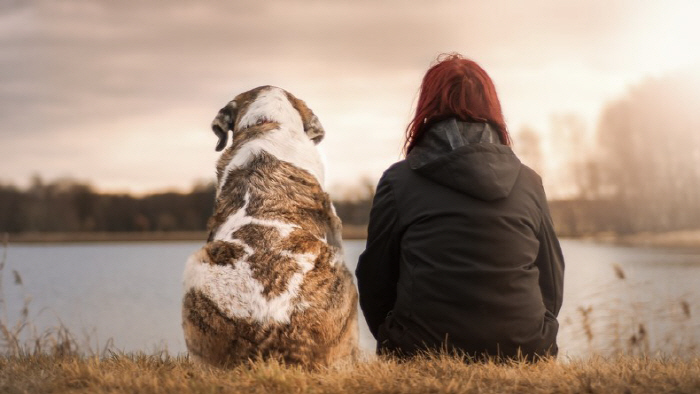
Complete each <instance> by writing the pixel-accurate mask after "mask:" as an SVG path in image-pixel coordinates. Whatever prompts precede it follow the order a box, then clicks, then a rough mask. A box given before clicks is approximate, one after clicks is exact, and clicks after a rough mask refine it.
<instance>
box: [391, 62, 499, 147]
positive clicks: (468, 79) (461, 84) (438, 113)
mask: <svg viewBox="0 0 700 394" xmlns="http://www.w3.org/2000/svg"><path fill="white" fill-rule="evenodd" d="M437 62H438V63H437V64H435V65H434V66H432V67H431V68H430V69H429V70H428V72H427V73H425V77H423V83H422V84H421V88H420V96H419V97H418V105H416V114H415V116H414V117H413V119H412V120H411V122H410V123H409V124H408V127H406V141H405V142H404V151H405V152H406V154H408V152H410V151H411V149H413V147H414V146H415V144H416V143H417V142H418V140H420V138H421V137H422V136H423V134H424V133H425V131H426V130H427V129H428V128H429V126H430V125H431V124H432V123H435V122H438V121H440V120H443V119H446V118H450V117H456V118H458V119H460V120H462V121H465V122H485V123H489V124H490V125H491V126H492V127H494V128H495V129H496V131H497V132H498V134H499V137H500V139H501V142H502V143H503V144H505V145H510V144H511V140H510V136H509V135H508V129H507V128H506V122H505V120H504V119H503V111H502V110H501V103H500V102H499V101H498V96H497V95H496V87H495V86H494V85H493V81H491V78H489V76H488V74H486V71H484V69H482V68H481V67H480V66H479V65H478V64H476V62H474V61H471V60H469V59H465V58H463V57H462V56H461V55H459V54H457V53H451V54H442V55H440V56H438V58H437Z"/></svg>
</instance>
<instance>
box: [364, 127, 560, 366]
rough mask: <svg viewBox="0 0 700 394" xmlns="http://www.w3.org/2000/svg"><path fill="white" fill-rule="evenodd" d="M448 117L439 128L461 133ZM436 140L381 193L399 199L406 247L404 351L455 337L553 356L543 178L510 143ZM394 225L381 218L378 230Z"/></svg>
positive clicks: (401, 307) (402, 249) (397, 316)
mask: <svg viewBox="0 0 700 394" xmlns="http://www.w3.org/2000/svg"><path fill="white" fill-rule="evenodd" d="M443 123H447V125H440V124H438V125H436V126H437V127H444V126H447V127H454V130H455V131H458V130H457V127H456V126H457V122H455V121H454V120H452V121H446V122H443ZM470 125H471V127H472V131H474V130H473V129H474V128H478V127H480V126H482V127H483V124H481V125H479V124H470ZM430 135H431V136H433V135H434V134H433V133H431V134H430ZM424 142H425V141H424ZM433 145H434V149H431V152H429V153H430V154H427V153H428V152H425V151H424V150H420V151H419V150H418V148H417V149H416V150H414V152H415V153H416V155H417V154H418V153H426V154H425V155H424V157H422V158H423V159H424V158H425V157H429V160H418V158H417V156H416V155H414V154H411V155H409V156H408V158H407V160H404V161H401V162H399V163H396V164H395V165H393V166H392V167H391V168H389V169H388V170H387V171H386V172H385V174H384V177H383V179H382V182H381V183H380V188H381V190H378V194H387V195H388V196H387V197H389V198H393V200H394V201H393V204H394V205H395V208H394V209H393V211H395V212H396V216H397V218H396V221H397V225H396V230H395V231H396V234H395V237H397V238H398V239H399V243H400V246H399V251H398V260H399V272H400V275H399V278H398V280H397V286H396V302H395V305H394V308H393V313H392V318H391V319H393V320H394V321H391V322H388V324H387V328H389V327H392V328H393V331H392V330H388V331H387V334H388V335H389V336H390V338H393V339H394V340H396V341H397V342H399V343H402V344H401V347H402V348H404V350H408V349H405V348H411V347H418V346H420V345H422V343H423V342H426V344H428V345H429V347H434V348H438V347H440V346H441V345H442V344H443V343H445V342H446V343H447V345H449V346H455V347H456V348H459V349H461V350H464V351H467V352H469V353H474V354H480V353H483V352H487V353H489V354H494V355H495V354H499V353H502V354H508V355H511V354H512V355H514V354H515V353H517V348H518V347H520V348H521V350H522V351H523V353H526V354H527V353H539V354H544V351H546V350H549V348H550V347H551V346H552V345H553V344H554V337H555V335H556V320H555V319H554V315H551V316H549V318H551V319H545V317H544V316H545V306H544V302H543V299H542V294H541V292H540V286H539V280H540V279H539V278H540V274H541V270H542V269H541V268H539V267H537V266H536V265H535V262H536V259H537V256H538V255H539V248H540V243H541V242H542V241H541V240H540V239H541V238H543V237H545V235H544V234H543V232H544V233H546V232H547V229H546V228H545V227H546V226H547V225H545V224H543V221H544V220H545V217H544V215H543V214H542V209H541V207H542V205H543V204H546V202H545V201H546V200H545V196H544V192H543V190H542V186H541V182H540V179H539V177H538V176H537V175H536V174H535V173H534V172H533V171H532V170H530V169H529V168H527V167H525V166H522V165H521V164H520V161H519V160H518V159H517V157H515V155H513V153H512V151H511V150H510V148H508V147H506V146H505V145H500V144H492V143H476V144H468V145H464V146H459V147H457V149H452V148H451V147H449V146H440V145H439V144H433ZM418 147H421V145H419V146H418ZM440 149H444V151H443V152H440V151H439V150H440ZM465 162H471V163H469V164H468V165H467V164H465ZM412 167H414V168H412ZM379 197H380V198H381V195H380V196H379ZM376 209H388V207H382V206H381V205H379V206H377V207H376ZM389 210H392V209H389ZM385 225H386V223H384V222H382V221H377V220H374V221H373V223H372V226H373V228H370V232H371V233H377V232H378V231H381V227H383V226H385ZM370 238H372V237H371V236H370ZM544 242H547V241H546V240H544ZM372 250H374V249H372V248H370V245H368V252H366V253H365V254H363V256H362V257H361V260H360V266H359V267H358V273H357V274H358V280H359V279H360V278H362V279H365V276H366V275H363V269H364V268H365V267H366V266H365V264H364V263H363V262H364V261H373V260H375V257H374V256H373V255H372ZM545 270H549V268H547V267H545ZM366 279H367V280H372V279H371V277H367V278H366ZM361 283H364V281H362V280H361ZM549 286H550V287H553V286H554V284H551V285H549ZM552 307H553V309H556V310H557V311H558V308H556V306H554V305H553V306H552ZM399 337H401V338H399ZM496 345H497V346H498V349H497V348H496Z"/></svg>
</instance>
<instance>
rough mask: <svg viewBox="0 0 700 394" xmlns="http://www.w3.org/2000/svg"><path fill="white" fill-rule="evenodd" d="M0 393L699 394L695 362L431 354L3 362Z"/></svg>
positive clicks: (31, 358)
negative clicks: (356, 358) (318, 363)
mask: <svg viewBox="0 0 700 394" xmlns="http://www.w3.org/2000/svg"><path fill="white" fill-rule="evenodd" d="M0 392H10V393H13V392H17V393H20V392H32V393H48V392H70V393H174V392H188V393H213V392H217V393H218V392H245V393H352V394H362V393H534V394H538V393H671V392H672V393H697V392H700V359H697V358H696V359H692V360H667V359H653V358H639V357H621V358H616V359H599V358H594V359H589V360H585V361H568V362H567V361H543V362H539V363H536V364H525V363H511V364H506V365H497V364H493V363H484V364H481V363H478V364H466V363H464V362H462V361H461V360H459V359H455V358H451V357H446V356H435V357H427V358H422V359H418V360H414V361H410V362H406V363H398V362H396V361H394V360H380V359H372V360H370V361H365V362H358V363H356V364H354V365H349V366H345V367H339V368H331V369H323V370H320V371H305V370H302V369H299V368H295V367H285V366H283V365H280V364H278V363H275V362H251V363H250V364H246V365H243V366H240V367H238V368H234V369H231V370H221V369H215V368H210V367H206V366H201V365H198V364H194V363H193V362H191V361H190V360H189V359H187V358H185V357H168V356H161V355H129V354H127V355H124V354H118V355H112V356H109V357H106V358H103V359H100V358H98V357H89V358H83V357H75V356H71V357H52V356H45V355H40V356H26V357H0Z"/></svg>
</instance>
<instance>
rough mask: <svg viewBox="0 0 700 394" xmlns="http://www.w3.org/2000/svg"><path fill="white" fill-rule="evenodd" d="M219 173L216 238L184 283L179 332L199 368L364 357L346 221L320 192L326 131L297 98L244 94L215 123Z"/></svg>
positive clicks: (212, 228) (211, 225) (270, 91)
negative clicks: (345, 249)
mask: <svg viewBox="0 0 700 394" xmlns="http://www.w3.org/2000/svg"><path fill="white" fill-rule="evenodd" d="M212 130H213V131H214V133H215V134H216V136H217V137H218V138H219V141H218V144H217V146H216V150H217V151H221V150H224V148H225V147H226V145H227V141H228V132H229V130H230V131H232V136H231V145H230V146H229V147H228V148H226V149H225V151H224V152H223V153H222V154H221V156H220V158H219V160H218V163H217V171H216V172H217V187H216V199H215V207H214V213H213V215H212V216H211V218H210V219H209V222H208V231H209V238H208V241H207V243H206V245H205V246H204V247H202V248H201V249H199V250H198V251H196V252H195V253H194V254H193V255H191V256H190V258H189V259H188V261H187V263H186V265H185V272H184V278H183V283H184V297H183V302H182V321H183V322H182V325H183V330H184V334H185V342H186V344H187V349H188V351H189V354H190V355H191V357H192V358H194V359H195V360H198V361H202V362H205V363H209V364H212V365H216V366H221V367H228V366H233V365H236V364H240V363H242V362H245V361H246V360H249V359H278V360H280V361H282V362H284V363H288V364H296V365H302V366H309V367H315V366H328V365H332V364H336V363H338V362H341V361H342V360H351V359H353V358H354V357H355V356H356V354H357V353H356V352H357V341H358V325H357V291H356V288H355V284H354V281H353V276H352V274H351V273H350V271H349V270H348V269H347V267H346V266H345V263H344V258H343V245H342V236H341V221H340V219H339V218H338V216H337V215H336V213H335V209H334V207H333V205H332V203H331V200H330V197H329V196H328V194H327V193H326V192H325V191H324V190H323V187H322V185H323V177H324V168H323V164H322V161H321V157H320V154H319V152H318V150H317V147H316V145H317V144H318V143H319V142H321V140H322V139H323V137H324V135H325V132H324V130H323V127H322V126H321V123H320V122H319V120H318V118H317V117H316V116H315V115H314V114H313V112H312V111H311V110H310V109H309V108H308V107H307V106H306V104H305V103H304V102H303V101H302V100H299V99H297V98H296V97H294V96H293V95H292V94H291V93H289V92H287V91H285V90H283V89H281V88H278V87H274V86H261V87H258V88H255V89H253V90H250V91H248V92H245V93H242V94H239V95H238V96H236V97H235V98H234V99H233V100H232V101H230V102H229V103H228V104H227V105H226V106H225V107H223V108H222V109H221V110H220V111H219V113H218V114H217V115H216V117H215V118H214V121H213V122H212Z"/></svg>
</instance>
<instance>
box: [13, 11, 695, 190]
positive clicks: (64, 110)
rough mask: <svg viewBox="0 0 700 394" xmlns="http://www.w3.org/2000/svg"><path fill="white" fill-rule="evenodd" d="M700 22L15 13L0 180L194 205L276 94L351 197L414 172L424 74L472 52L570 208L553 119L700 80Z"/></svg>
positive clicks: (490, 14) (684, 17)
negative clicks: (225, 146) (298, 115)
mask: <svg viewBox="0 0 700 394" xmlns="http://www.w3.org/2000/svg"><path fill="white" fill-rule="evenodd" d="M698 20H700V3H698V2H696V1H693V0H687V1H680V0H676V1H673V0H671V1H661V0H658V1H648V0H634V1H631V0H630V1H627V0H605V1H599V0H589V1H566V0H564V1H545V0H523V1H506V0H493V1H475V0H461V1H448V0H425V1H423V0H384V1H374V0H280V1H260V0H250V1H247V0H246V1H229V2H214V1H177V2H169V1H165V0H154V1H137V0H121V1H110V0H90V1H88V0H62V1H55V0H45V1H44V0H29V1H19V0H16V1H15V0H2V1H0V76H1V78H2V79H1V83H0V183H12V184H16V185H19V186H24V185H26V184H27V183H28V181H29V179H30V178H31V177H32V176H34V175H40V176H41V177H42V178H44V179H47V180H52V179H56V178H61V177H71V178H74V179H77V180H81V181H85V182H89V183H90V184H92V185H94V187H95V188H97V189H98V190H101V191H106V192H131V193H136V194H143V193H149V192H156V191H164V190H180V191H186V190H188V189H189V188H191V187H192V185H193V184H195V183H196V182H207V181H210V180H212V179H213V178H214V163H215V162H216V159H217V157H218V153H217V152H215V151H214V146H215V145H216V142H217V139H216V137H215V135H214V134H213V133H212V132H211V129H210V123H211V120H212V119H213V117H214V116H215V115H216V113H217V111H218V110H219V109H220V108H221V107H222V106H223V105H225V104H226V103H227V102H228V101H229V100H231V99H232V98H233V97H234V96H236V95H237V94H238V93H241V92H244V91H246V90H249V89H251V88H254V87H256V86H260V85H275V86H279V87H282V88H284V89H286V90H288V91H290V92H291V93H293V94H294V95H295V96H296V97H298V98H301V99H302V100H304V101H306V103H307V104H308V106H309V107H310V108H311V109H312V110H313V111H314V112H315V114H316V115H317V116H318V117H319V119H320V121H321V123H322V124H323V126H324V128H325V130H326V138H325V140H324V141H323V142H322V143H321V148H322V150H323V152H324V155H325V158H326V173H327V176H326V177H327V179H326V187H327V188H328V189H329V190H331V192H332V193H342V192H343V191H344V190H347V189H349V188H351V187H353V186H354V185H357V184H359V183H360V182H361V181H362V180H363V179H369V180H370V181H372V182H376V180H377V179H378V178H379V176H380V175H381V173H382V172H383V171H384V170H385V169H386V168H387V167H388V166H389V165H391V164H392V163H393V162H395V161H397V160H400V159H401V146H402V142H403V141H402V138H403V135H404V130H405V127H406V124H407V123H408V121H409V120H410V117H411V113H412V107H413V105H414V104H415V100H416V98H417V94H418V89H419V85H420V81H421V79H422V77H423V75H424V73H425V71H426V70H427V69H428V68H429V67H430V65H431V64H433V62H434V60H435V58H436V57H437V55H438V54H440V53H442V52H459V53H461V54H463V55H464V56H466V57H468V58H471V59H473V60H475V61H477V62H478V63H479V64H481V66H482V67H483V68H484V69H485V70H486V71H487V72H488V73H489V74H490V76H491V77H492V79H493V80H494V83H495V85H496V88H497V91H498V94H499V97H500V99H501V104H502V106H503V110H504V114H505V117H506V122H507V123H508V127H509V129H510V132H511V134H512V136H513V139H514V141H515V148H516V152H517V147H518V134H519V131H521V130H523V129H524V128H530V129H532V130H534V131H535V132H537V134H538V135H539V137H540V140H541V143H542V150H543V153H544V160H543V161H544V165H543V167H542V169H541V171H542V172H543V177H544V179H545V186H546V187H547V188H548V189H550V190H552V194H554V195H556V193H557V192H558V190H561V189H563V187H561V185H558V182H560V181H559V180H558V177H557V176H556V169H557V167H558V166H559V165H560V163H562V162H563V161H565V160H566V157H567V155H568V152H561V151H557V149H556V146H557V144H556V139H557V135H556V134H555V133H554V132H553V131H552V118H553V117H555V116H557V115H562V114H575V115H576V116H577V117H578V118H579V119H581V120H582V122H583V125H584V126H585V127H584V129H585V132H586V133H587V134H589V135H592V133H593V132H594V131H595V127H596V122H597V119H598V115H599V113H600V111H601V109H602V108H603V107H604V106H605V105H606V103H609V102H610V101H612V100H616V99H620V98H621V97H623V96H624V95H625V92H626V91H628V89H629V88H630V87H631V86H633V85H634V84H636V83H639V82H640V81H643V80H644V79H646V78H652V77H655V76H662V75H664V74H666V73H670V72H674V71H675V70H679V69H683V68H688V67H700V51H699V50H698V48H700V23H698V22H697V21H698Z"/></svg>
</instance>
